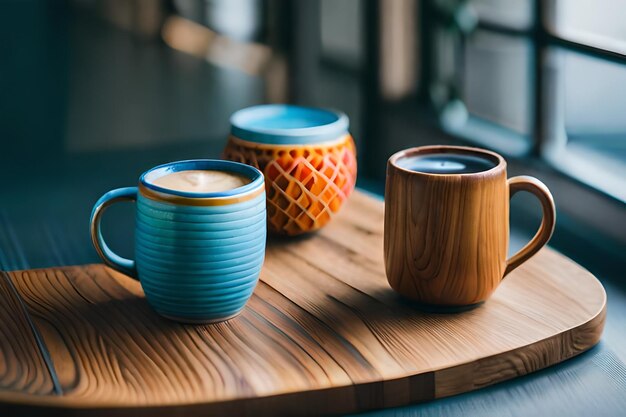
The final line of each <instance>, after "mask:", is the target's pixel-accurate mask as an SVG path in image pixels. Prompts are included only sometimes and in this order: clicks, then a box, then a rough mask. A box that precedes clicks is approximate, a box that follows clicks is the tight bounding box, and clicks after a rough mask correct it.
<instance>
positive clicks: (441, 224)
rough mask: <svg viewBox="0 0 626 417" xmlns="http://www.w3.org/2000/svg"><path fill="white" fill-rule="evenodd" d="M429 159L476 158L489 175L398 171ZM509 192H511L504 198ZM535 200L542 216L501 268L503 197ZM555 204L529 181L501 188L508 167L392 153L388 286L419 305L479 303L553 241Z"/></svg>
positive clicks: (445, 149) (427, 149) (505, 224)
mask: <svg viewBox="0 0 626 417" xmlns="http://www.w3.org/2000/svg"><path fill="white" fill-rule="evenodd" d="M429 153H450V154H455V153H456V154H468V155H474V156H476V155H480V157H481V158H484V159H488V160H491V161H492V163H493V168H491V169H489V170H486V171H482V172H477V173H470V174H460V175H458V174H457V175H455V174H447V175H441V174H429V173H422V172H415V171H411V170H408V169H404V168H402V167H401V166H400V165H399V164H400V162H401V161H402V160H403V159H404V158H411V157H413V156H415V155H428V154H429ZM509 191H510V192H509ZM517 191H528V192H531V193H533V194H534V195H535V196H536V197H537V198H538V199H539V200H540V202H541V204H542V211H543V214H544V217H543V220H542V224H541V227H540V229H539V231H538V232H537V234H536V235H535V237H534V238H533V239H531V241H530V242H529V243H528V244H527V245H526V246H525V247H524V248H522V249H521V250H520V251H519V252H518V253H516V254H515V255H514V256H513V257H512V258H511V259H510V260H507V251H508V245H509V197H510V194H514V193H515V192H517ZM554 222H555V209H554V201H553V200H552V196H551V195H550V192H549V191H548V189H547V187H546V186H545V185H543V184H542V183H541V182H540V181H539V180H537V179H536V178H532V177H514V178H511V179H510V180H508V181H507V177H506V162H505V161H504V159H503V158H502V157H500V156H499V155H497V154H495V153H493V152H489V151H484V150H480V149H474V148H467V147H453V146H424V147H420V148H412V149H408V150H405V151H401V152H398V153H397V154H395V155H393V156H392V157H391V158H390V159H389V162H388V163H387V183H386V192H385V233H384V239H385V244H384V247H385V249H384V250H385V265H386V272H387V277H388V279H389V284H390V285H391V286H392V287H393V288H394V289H395V290H396V291H398V292H399V293H400V294H402V295H404V296H405V297H408V298H410V299H413V300H415V301H419V302H421V303H424V304H429V305H437V306H468V305H473V304H476V303H479V302H483V301H485V300H486V299H487V298H489V297H490V296H491V294H492V293H493V292H494V291H495V289H496V288H497V286H498V285H499V284H500V282H501V281H502V279H503V277H504V276H506V275H507V274H508V273H509V272H511V271H513V270H514V269H515V268H517V267H518V266H519V265H521V264H522V263H523V262H525V261H526V260H528V259H529V258H530V257H531V256H532V255H534V254H535V253H536V252H537V251H538V250H539V249H541V247H543V246H544V245H545V244H546V243H547V241H548V240H549V239H550V236H552V232H553V230H554Z"/></svg>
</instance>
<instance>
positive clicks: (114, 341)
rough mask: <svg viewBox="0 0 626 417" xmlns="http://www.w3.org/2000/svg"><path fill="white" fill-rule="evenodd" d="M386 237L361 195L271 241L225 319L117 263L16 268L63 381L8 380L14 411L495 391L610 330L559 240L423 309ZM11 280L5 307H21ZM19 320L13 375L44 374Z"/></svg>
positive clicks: (166, 408)
mask: <svg viewBox="0 0 626 417" xmlns="http://www.w3.org/2000/svg"><path fill="white" fill-rule="evenodd" d="M382 232H383V207H382V203H380V202H379V201H376V200H374V199H373V198H370V197H367V196H365V195H364V194H361V193H359V192H357V193H355V194H354V195H353V196H352V198H351V199H350V201H349V203H348V204H347V205H346V207H345V210H344V211H343V212H342V213H341V214H340V215H339V216H338V217H337V219H335V220H334V221H333V222H332V223H331V224H330V225H328V227H327V228H325V229H323V230H322V231H320V232H319V233H317V234H315V235H314V236H312V237H308V238H300V239H296V240H293V239H285V240H282V239H279V240H271V241H270V242H269V245H268V253H267V258H266V263H265V266H264V268H263V271H262V274H261V282H260V283H259V285H258V287H257V289H256V291H255V294H254V295H253V297H252V299H251V300H250V302H249V304H248V306H247V307H246V309H245V310H244V312H243V313H242V314H241V315H240V316H239V317H237V318H235V319H233V320H230V321H228V322H225V323H219V324H214V325H202V326H194V325H181V324H177V323H174V322H171V321H168V320H166V319H163V318H161V317H159V316H158V315H157V314H156V313H154V312H153V311H152V310H151V309H150V307H149V306H148V304H147V303H146V301H145V299H144V297H143V293H142V291H141V288H140V286H139V284H138V283H137V282H135V281H133V280H131V279H130V278H128V277H126V276H124V275H121V274H119V273H116V272H113V271H112V270H110V269H108V268H106V267H105V266H103V265H87V266H76V267H62V268H48V269H41V270H30V271H18V272H11V273H9V277H10V279H11V282H12V284H13V285H14V287H15V288H16V290H17V293H18V294H19V296H20V297H21V299H22V300H23V303H24V304H25V306H26V309H27V312H28V314H29V316H30V318H31V319H32V321H33V322H34V324H35V327H36V329H37V331H38V332H39V333H40V335H41V337H42V339H43V341H44V343H45V346H46V348H47V350H48V351H49V353H50V357H51V362H52V364H53V366H52V369H51V371H52V372H53V373H54V374H55V375H56V377H57V378H58V381H59V384H60V388H61V390H60V392H59V393H56V394H55V393H53V392H52V391H51V385H50V383H48V385H47V387H48V388H47V390H45V389H43V390H29V389H28V388H26V384H23V383H20V384H16V383H15V382H14V381H15V380H16V378H15V377H10V378H5V377H2V376H0V414H2V413H1V412H2V411H3V410H4V411H8V412H10V413H11V414H8V415H20V414H28V413H35V412H36V413H37V415H44V414H46V413H48V414H58V415H103V416H105V415H106V416H111V415H130V414H132V415H146V416H148V415H150V416H152V415H156V414H157V413H162V415H202V416H209V415H254V416H258V415H280V414H289V415H314V414H339V413H347V412H352V411H361V410H370V409H376V408H384V407H392V406H400V405H405V404H409V403H415V402H420V401H425V400H430V399H434V398H441V397H445V396H449V395H454V394H457V393H461V392H466V391H470V390H474V389H477V388H481V387H484V386H487V385H490V384H494V383H496V382H499V381H504V380H507V379H510V378H514V377H516V376H520V375H524V374H527V373H529V372H532V371H535V370H537V369H541V368H544V367H546V366H549V365H552V364H554V363H557V362H560V361H563V360H565V359H567V358H570V357H572V356H574V355H576V354H578V353H580V352H583V351H585V350H587V349H589V348H590V347H591V346H593V345H594V344H596V343H597V342H598V340H599V338H600V335H601V332H602V328H603V324H604V318H605V307H606V296H605V292H604V289H603V287H602V285H601V284H600V283H599V282H598V281H597V280H596V279H595V278H594V277H593V276H592V275H591V274H590V273H588V272H587V271H585V270H584V269H583V268H581V267H580V266H578V265H577V264H575V263H574V262H572V261H570V260H568V259H566V258H564V257H563V256H561V255H559V254H557V253H556V252H554V251H552V250H550V249H544V250H542V251H541V252H540V253H539V254H538V255H537V256H536V257H534V258H533V259H532V260H530V261H528V262H526V263H525V264H524V265H522V266H521V267H520V268H518V269H516V270H515V271H514V272H512V273H511V275H510V277H509V278H508V279H507V280H506V281H504V282H503V283H502V285H501V286H500V287H499V288H498V290H497V291H496V292H495V293H494V295H493V296H492V297H491V298H490V299H489V300H488V301H487V302H486V303H485V304H484V305H482V306H480V307H478V308H477V309H474V310H471V311H468V312H465V313H460V314H447V315H446V314H425V313H422V312H420V311H419V310H418V309H416V308H415V307H414V306H413V305H411V304H410V303H408V302H406V301H403V300H402V299H400V298H399V297H398V296H397V295H396V293H395V292H394V291H393V290H391V288H390V287H389V285H388V283H387V280H386V278H385V273H384V264H383V239H382ZM3 289H4V287H0V296H1V297H2V304H1V305H2V306H3V308H5V309H6V308H7V306H9V305H11V306H12V307H10V309H11V310H10V311H8V313H2V314H3V316H2V317H3V318H5V317H6V314H9V316H10V317H16V315H17V314H18V313H19V311H18V306H17V304H16V303H15V302H13V304H9V303H8V302H7V301H5V300H10V293H8V292H7V291H4V290H3ZM7 294H8V295H7ZM12 309H14V310H15V312H14V313H13V312H12V311H13V310H12ZM3 311H4V310H3ZM5 321H6V320H3V324H2V326H4V327H2V331H3V333H1V334H2V335H3V336H2V338H3V339H2V340H0V349H2V352H0V370H4V369H6V368H7V367H8V366H9V361H14V360H18V361H19V362H20V363H27V362H26V361H27V360H30V362H28V363H32V365H29V366H30V368H29V372H31V376H30V377H29V378H30V379H33V380H37V378H39V380H41V381H45V378H46V375H49V370H48V369H47V368H46V367H45V364H44V363H42V362H41V361H39V362H36V361H35V360H34V359H22V358H21V357H19V358H18V359H13V357H11V356H9V355H10V354H8V353H7V352H14V351H19V350H20V349H21V348H19V346H21V344H20V343H21V342H19V341H18V339H17V335H19V334H20V333H24V334H28V332H27V331H26V330H24V329H23V327H25V324H21V325H20V327H19V328H18V327H16V326H13V325H12V324H11V325H7V324H6V323H4V322H5ZM16 323H17V321H16ZM7 332H9V333H7ZM14 333H15V335H16V336H15V337H14V336H13V335H14ZM31 350H32V349H31ZM33 354H34V352H33ZM28 357H29V358H30V357H33V356H28ZM34 357H35V358H36V357H37V356H34ZM22 361H24V362H22ZM0 375H4V374H2V373H0ZM7 381H8V382H7Z"/></svg>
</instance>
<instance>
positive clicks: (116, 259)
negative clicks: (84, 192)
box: [89, 187, 137, 279]
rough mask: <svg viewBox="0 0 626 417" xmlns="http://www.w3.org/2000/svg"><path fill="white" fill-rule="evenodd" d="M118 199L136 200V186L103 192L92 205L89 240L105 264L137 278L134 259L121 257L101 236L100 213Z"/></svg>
mask: <svg viewBox="0 0 626 417" xmlns="http://www.w3.org/2000/svg"><path fill="white" fill-rule="evenodd" d="M119 201H137V187H125V188H118V189H115V190H111V191H109V192H108V193H106V194H104V195H103V196H102V197H100V199H99V200H98V201H97V202H96V204H95V205H94V206H93V210H92V211H91V219H90V220H89V231H90V232H91V242H92V243H93V246H94V248H96V252H98V255H99V256H100V258H102V260H103V261H104V263H105V264H107V265H108V266H110V267H111V268H113V269H115V270H116V271H119V272H121V273H122V274H126V275H128V276H130V277H131V278H134V279H137V269H136V268H135V261H133V260H131V259H126V258H122V257H121V256H119V255H117V254H116V253H115V252H113V251H112V250H111V249H109V247H108V246H107V244H106V242H105V241H104V238H103V237H102V230H101V228H100V221H101V219H102V214H103V213H104V211H105V210H106V209H107V207H109V206H111V205H112V204H114V203H117V202H119Z"/></svg>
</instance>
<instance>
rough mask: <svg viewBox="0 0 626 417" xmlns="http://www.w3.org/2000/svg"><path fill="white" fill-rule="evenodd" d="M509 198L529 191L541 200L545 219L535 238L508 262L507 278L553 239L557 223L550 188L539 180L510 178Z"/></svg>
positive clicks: (505, 271) (523, 177)
mask: <svg viewBox="0 0 626 417" xmlns="http://www.w3.org/2000/svg"><path fill="white" fill-rule="evenodd" d="M508 183H509V198H510V197H513V196H514V195H515V193H517V192H518V191H528V192H529V193H532V194H534V195H535V197H537V198H538V199H539V202H540V203H541V211H542V212H543V218H542V219H541V226H539V230H537V233H535V236H534V237H533V238H532V239H531V240H530V242H528V243H527V244H526V245H525V246H524V247H523V248H522V249H520V250H519V251H518V252H517V253H516V254H515V255H513V256H511V258H509V259H508V260H507V261H506V269H505V270H504V276H505V277H506V276H507V275H508V274H509V272H511V271H512V270H514V269H515V268H517V267H518V266H520V265H521V264H523V263H524V262H526V261H527V260H528V259H529V258H530V257H531V256H533V255H534V254H535V253H537V251H539V249H541V248H542V247H543V246H544V245H545V244H546V243H548V241H549V240H550V238H551V237H552V232H554V225H555V222H556V208H555V206H554V199H553V198H552V194H551V193H550V190H548V187H546V185H545V184H544V183H542V182H541V181H539V180H538V179H537V178H534V177H529V176H526V175H522V176H519V177H513V178H509V181H508Z"/></svg>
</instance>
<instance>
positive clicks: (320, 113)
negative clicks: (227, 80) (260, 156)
mask: <svg viewBox="0 0 626 417" xmlns="http://www.w3.org/2000/svg"><path fill="white" fill-rule="evenodd" d="M348 125H349V121H348V116H346V115H345V114H344V113H342V112H338V111H332V110H326V109H317V108H313V107H301V106H294V105H290V104H263V105H260V106H253V107H248V108H245V109H242V110H239V111H237V112H235V113H234V114H233V115H232V116H231V118H230V133H231V134H232V135H233V136H235V137H237V138H239V139H243V140H247V141H250V142H258V143H267V144H277V145H292V144H299V145H302V144H310V143H322V142H329V141H333V140H336V139H339V138H340V137H342V136H343V135H345V134H347V133H348Z"/></svg>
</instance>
